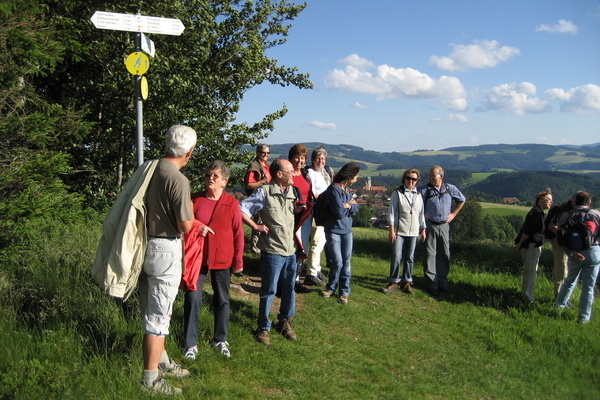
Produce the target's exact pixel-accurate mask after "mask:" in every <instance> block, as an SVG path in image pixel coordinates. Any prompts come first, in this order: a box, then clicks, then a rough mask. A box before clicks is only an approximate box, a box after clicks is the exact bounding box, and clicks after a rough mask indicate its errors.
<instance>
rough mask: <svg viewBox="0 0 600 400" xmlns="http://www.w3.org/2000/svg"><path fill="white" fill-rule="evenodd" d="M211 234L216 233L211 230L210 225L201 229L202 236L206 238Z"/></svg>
mask: <svg viewBox="0 0 600 400" xmlns="http://www.w3.org/2000/svg"><path fill="white" fill-rule="evenodd" d="M209 233H212V234H213V235H214V234H215V231H213V230H212V229H210V227H209V226H208V225H204V226H203V227H202V228H200V236H203V237H206V236H207V235H208V234H209Z"/></svg>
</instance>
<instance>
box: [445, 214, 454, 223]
mask: <svg viewBox="0 0 600 400" xmlns="http://www.w3.org/2000/svg"><path fill="white" fill-rule="evenodd" d="M454 217H456V214H454V213H450V214H448V218H446V222H447V223H450V222H452V221H453V220H454Z"/></svg>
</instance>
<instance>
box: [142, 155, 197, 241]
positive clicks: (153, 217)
mask: <svg viewBox="0 0 600 400" xmlns="http://www.w3.org/2000/svg"><path fill="white" fill-rule="evenodd" d="M146 209H147V217H146V223H147V226H148V234H149V235H150V236H169V237H172V236H179V235H180V234H181V232H180V231H179V228H178V226H177V222H178V221H179V222H183V221H189V220H191V219H193V218H194V214H193V211H192V203H191V194H190V182H189V181H188V179H187V178H186V177H185V176H184V175H183V174H182V173H181V172H180V171H179V169H177V166H176V165H175V164H173V163H172V162H170V161H167V160H165V159H161V160H160V161H159V163H158V165H157V166H156V170H155V171H154V175H153V176H152V179H151V181H150V184H149V186H148V191H147V192H146Z"/></svg>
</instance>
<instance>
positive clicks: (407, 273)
mask: <svg viewBox="0 0 600 400" xmlns="http://www.w3.org/2000/svg"><path fill="white" fill-rule="evenodd" d="M420 175H421V173H420V172H419V170H417V169H414V168H411V169H407V170H406V171H404V174H402V186H401V187H399V188H398V189H396V190H394V192H393V193H392V199H391V201H390V208H389V216H388V217H389V239H390V242H392V244H393V246H394V248H393V254H392V261H391V264H390V276H389V278H388V284H387V286H386V287H384V288H383V289H382V291H383V293H385V294H390V293H392V292H395V291H396V290H398V287H399V286H400V285H401V286H402V291H403V292H405V293H408V294H413V293H414V292H413V290H412V282H413V278H412V273H413V268H414V264H415V247H416V245H417V237H419V239H420V240H421V242H424V241H425V239H426V225H425V212H424V207H423V198H422V197H421V195H420V194H419V192H418V191H417V182H419V177H420ZM401 266H403V270H402V276H400V267H401Z"/></svg>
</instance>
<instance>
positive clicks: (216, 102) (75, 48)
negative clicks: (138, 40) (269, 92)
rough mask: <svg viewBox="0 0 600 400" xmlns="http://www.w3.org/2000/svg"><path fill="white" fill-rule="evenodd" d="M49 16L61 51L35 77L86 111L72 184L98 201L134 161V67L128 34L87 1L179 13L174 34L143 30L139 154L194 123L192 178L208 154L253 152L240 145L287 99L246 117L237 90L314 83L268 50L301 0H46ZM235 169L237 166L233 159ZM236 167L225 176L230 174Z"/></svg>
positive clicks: (102, 6)
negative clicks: (99, 23)
mask: <svg viewBox="0 0 600 400" xmlns="http://www.w3.org/2000/svg"><path fill="white" fill-rule="evenodd" d="M46 4H47V5H48V7H49V10H50V15H51V17H52V21H53V22H54V23H55V24H56V25H57V27H58V28H60V30H61V32H62V38H63V39H62V44H63V46H64V47H65V56H64V58H63V60H62V62H61V63H60V64H59V65H58V66H57V70H56V72H55V73H54V74H52V76H50V77H46V78H45V79H40V80H38V81H37V85H38V88H39V90H40V91H43V92H44V93H46V94H47V95H48V96H49V97H50V98H51V99H52V100H53V101H55V102H56V103H58V104H61V105H63V106H65V107H66V106H73V107H76V108H77V109H81V110H85V111H86V119H87V121H89V122H91V123H93V124H94V129H93V130H92V131H91V132H90V133H89V134H88V135H87V136H86V137H84V138H82V140H81V141H80V142H79V143H77V145H76V146H72V147H71V149H70V151H69V152H70V154H71V155H72V157H73V158H72V165H73V167H74V168H75V169H76V170H77V172H78V173H77V174H76V175H73V176H72V178H73V179H71V180H70V181H69V184H70V185H72V186H73V187H74V188H76V189H77V190H78V191H82V192H87V193H88V194H89V195H91V197H90V198H91V199H95V201H98V200H99V199H102V198H103V197H104V195H103V193H110V192H112V191H114V190H118V188H119V187H120V186H121V184H122V183H123V181H124V179H125V178H126V177H127V175H128V174H129V173H131V172H132V171H133V170H134V169H135V167H136V160H137V159H136V156H135V146H136V143H135V119H134V116H135V112H134V103H133V95H132V94H133V83H132V77H131V75H130V74H129V73H128V72H127V71H126V69H125V67H124V65H123V58H124V57H126V56H127V55H128V54H129V53H131V52H133V50H134V43H133V38H134V34H132V33H127V32H119V31H108V30H98V29H96V28H95V27H94V26H93V25H92V23H91V22H90V19H89V18H90V16H91V15H92V14H93V12H94V11H97V10H100V11H108V12H120V13H134V12H135V11H137V10H138V9H139V10H141V13H142V14H143V15H151V16H159V17H169V18H179V19H180V20H181V21H182V22H183V24H184V25H185V31H184V32H183V34H182V35H181V36H167V35H149V36H151V39H152V40H153V41H154V43H155V46H156V49H157V54H156V57H155V58H153V59H152V60H151V65H150V69H149V71H148V72H147V74H146V75H147V78H148V81H149V85H150V97H149V98H148V100H147V101H146V102H144V136H145V143H144V145H145V148H146V158H150V157H157V156H159V155H160V154H161V153H162V149H163V139H162V138H163V134H164V131H165V130H166V129H167V128H168V127H169V126H170V125H172V124H174V123H185V124H187V125H190V126H192V127H193V128H194V129H196V131H197V132H198V133H199V143H198V144H199V145H200V146H201V147H200V148H199V151H196V152H195V154H194V157H193V159H192V161H191V162H190V164H189V165H188V167H187V168H186V171H187V173H188V175H189V176H190V178H191V182H192V185H197V184H198V183H199V181H202V179H200V178H199V177H200V176H201V173H199V170H200V169H201V168H203V166H204V165H205V164H207V163H208V162H209V161H211V160H213V159H221V160H223V161H225V162H227V163H229V164H230V165H232V166H236V165H245V164H247V162H249V160H250V159H251V157H252V154H251V153H249V152H240V148H241V146H242V145H244V144H251V145H255V144H256V143H257V142H259V141H261V140H262V139H264V138H265V137H267V136H268V134H269V132H270V131H271V130H273V128H274V121H275V120H277V119H278V118H281V117H283V116H284V115H285V114H286V112H287V109H286V107H285V105H282V107H281V108H280V109H279V110H274V111H273V112H272V113H270V114H268V115H266V116H264V117H262V120H259V122H256V123H253V124H247V123H245V122H238V121H236V113H237V112H238V110H239V107H240V102H241V101H242V99H243V97H244V94H245V93H246V92H247V91H248V90H250V89H251V88H253V87H254V86H256V85H260V84H262V83H269V84H275V85H281V86H289V85H292V86H296V87H298V88H302V89H309V88H312V83H311V82H310V80H309V77H308V75H307V74H301V73H299V72H298V70H297V68H294V67H286V66H284V65H280V64H279V63H278V60H275V59H272V58H270V57H268V56H267V55H266V53H267V51H268V50H269V49H271V48H273V47H276V46H279V45H282V44H284V43H285V41H286V37H287V35H288V32H289V29H290V25H289V24H288V22H289V21H292V20H294V19H295V18H296V17H297V16H298V15H299V13H300V12H301V11H302V10H303V9H304V7H305V4H302V5H295V4H292V3H290V2H288V1H286V0H258V1H253V2H250V1H247V2H246V1H240V0H223V1H216V0H152V1H149V0H148V1H146V0H138V1H132V2H130V3H123V2H121V1H117V0H105V1H100V0H92V1H82V0H60V1H58V0H47V1H46ZM238 170H239V169H238ZM236 171H237V170H236V169H235V168H234V176H233V177H232V180H231V181H232V182H231V183H232V184H235V183H237V182H236V178H237V177H238V176H239V175H236V174H235V172H236Z"/></svg>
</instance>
